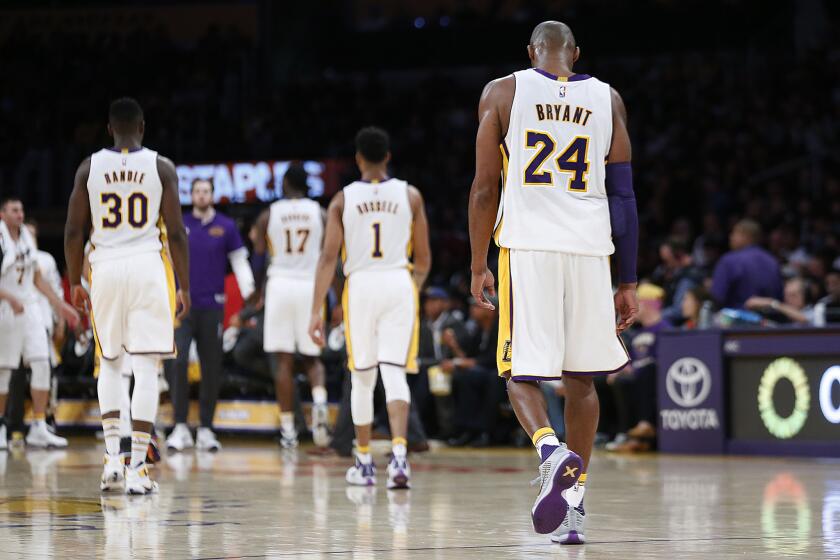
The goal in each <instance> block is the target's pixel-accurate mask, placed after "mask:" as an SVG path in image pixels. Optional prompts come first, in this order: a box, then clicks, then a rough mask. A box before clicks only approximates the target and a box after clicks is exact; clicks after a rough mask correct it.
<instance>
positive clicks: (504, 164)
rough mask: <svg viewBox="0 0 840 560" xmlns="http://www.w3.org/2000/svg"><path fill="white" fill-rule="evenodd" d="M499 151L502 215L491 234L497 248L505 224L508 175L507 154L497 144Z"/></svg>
mask: <svg viewBox="0 0 840 560" xmlns="http://www.w3.org/2000/svg"><path fill="white" fill-rule="evenodd" d="M499 151H501V152H502V192H501V194H500V195H499V205H500V206H501V207H502V215H501V217H500V218H499V225H498V226H496V230H495V231H494V232H493V241H495V242H496V246H497V247H499V246H500V245H499V238H500V237H501V236H502V226H503V225H504V223H505V207H504V199H505V183H506V182H507V174H508V158H507V154H506V153H505V146H504V144H499Z"/></svg>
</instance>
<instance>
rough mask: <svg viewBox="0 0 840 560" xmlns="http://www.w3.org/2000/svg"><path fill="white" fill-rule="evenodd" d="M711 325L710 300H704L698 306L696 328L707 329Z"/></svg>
mask: <svg viewBox="0 0 840 560" xmlns="http://www.w3.org/2000/svg"><path fill="white" fill-rule="evenodd" d="M711 326H712V302H711V301H708V300H706V301H704V302H703V305H701V306H700V316H699V317H698V318H697V328H698V329H708V328H710V327H711Z"/></svg>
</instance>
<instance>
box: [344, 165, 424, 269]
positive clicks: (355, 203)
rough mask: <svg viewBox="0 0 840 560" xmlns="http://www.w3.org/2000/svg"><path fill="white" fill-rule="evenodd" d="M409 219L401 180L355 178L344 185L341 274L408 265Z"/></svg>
mask: <svg viewBox="0 0 840 560" xmlns="http://www.w3.org/2000/svg"><path fill="white" fill-rule="evenodd" d="M413 221H414V215H413V213H412V211H411V203H410V202H409V199H408V183H406V182H405V181H401V180H399V179H386V180H384V181H380V182H370V183H369V182H365V181H356V182H355V183H351V184H349V185H347V186H346V187H344V214H343V215H342V223H343V224H344V247H343V248H342V254H341V257H342V260H343V261H344V275H345V276H350V275H351V274H352V273H354V272H357V271H359V270H393V269H397V268H408V257H409V254H410V253H411V240H412V224H413Z"/></svg>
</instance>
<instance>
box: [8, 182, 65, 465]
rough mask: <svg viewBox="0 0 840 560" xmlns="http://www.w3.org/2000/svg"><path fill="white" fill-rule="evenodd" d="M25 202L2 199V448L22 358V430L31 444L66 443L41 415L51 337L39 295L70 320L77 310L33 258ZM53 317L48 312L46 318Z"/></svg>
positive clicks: (46, 397) (46, 396)
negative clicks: (26, 423) (25, 370)
mask: <svg viewBox="0 0 840 560" xmlns="http://www.w3.org/2000/svg"><path fill="white" fill-rule="evenodd" d="M23 221H24V212H23V203H22V202H21V201H20V200H19V199H17V198H9V199H6V200H5V201H3V202H2V204H0V449H6V447H7V437H6V424H5V420H4V418H3V415H4V413H5V410H6V400H7V396H8V394H9V381H10V379H11V376H12V370H15V369H17V368H18V367H20V364H21V361H23V363H24V364H25V365H28V366H29V368H30V369H31V370H32V376H31V377H30V382H29V387H30V393H31V396H32V413H33V422H32V425H31V426H30V427H29V433H28V434H27V435H26V443H27V445H29V446H32V447H67V440H66V439H64V438H62V437H58V436H57V435H55V434H53V433H52V432H51V431H50V430H49V428H48V426H47V423H46V419H45V415H46V410H47V402H48V400H49V395H50V378H51V373H52V372H51V370H50V344H51V342H50V339H49V335H48V331H47V324H46V323H45V321H44V318H43V317H42V315H41V310H40V308H39V304H38V295H39V293H40V294H42V295H43V296H44V297H46V298H47V300H48V301H49V302H50V304H51V305H52V307H53V309H54V310H55V311H56V312H57V313H58V314H59V315H60V316H62V317H64V318H65V319H66V320H67V321H68V322H69V323H70V324H71V325H75V324H76V323H77V322H78V320H79V315H78V313H76V311H75V310H74V309H73V308H72V307H70V305H68V304H67V303H66V302H64V300H63V299H61V298H60V297H59V296H58V294H56V292H55V291H54V290H53V288H52V286H50V284H49V282H48V279H47V278H45V277H44V275H43V274H42V273H41V269H40V268H39V267H38V261H37V246H36V244H35V239H34V238H33V237H32V234H31V233H30V232H29V230H28V229H26V227H24V225H23ZM50 320H52V317H50Z"/></svg>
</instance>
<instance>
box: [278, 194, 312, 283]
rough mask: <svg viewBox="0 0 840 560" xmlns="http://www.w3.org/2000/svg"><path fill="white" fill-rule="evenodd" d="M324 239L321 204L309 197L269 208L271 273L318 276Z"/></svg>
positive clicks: (291, 200)
mask: <svg viewBox="0 0 840 560" xmlns="http://www.w3.org/2000/svg"><path fill="white" fill-rule="evenodd" d="M323 238H324V219H323V216H322V214H321V205H320V204H318V203H317V202H315V201H314V200H310V199H308V198H289V199H285V200H278V201H277V202H274V203H273V204H272V205H271V206H270V207H269V209H268V231H267V232H266V241H267V242H268V248H269V253H270V254H271V264H270V265H269V267H268V275H269V276H294V277H298V278H314V277H315V269H316V268H317V267H318V257H319V256H320V255H321V244H322V240H323Z"/></svg>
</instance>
